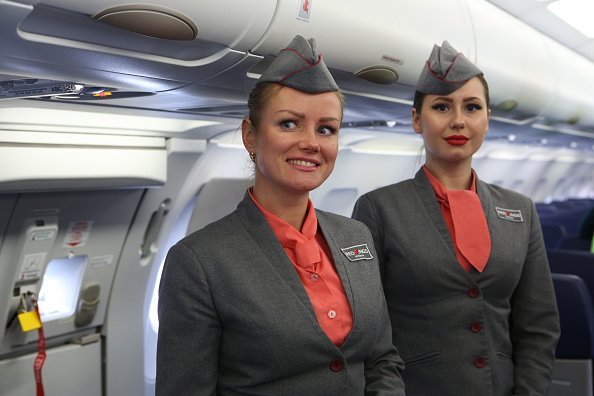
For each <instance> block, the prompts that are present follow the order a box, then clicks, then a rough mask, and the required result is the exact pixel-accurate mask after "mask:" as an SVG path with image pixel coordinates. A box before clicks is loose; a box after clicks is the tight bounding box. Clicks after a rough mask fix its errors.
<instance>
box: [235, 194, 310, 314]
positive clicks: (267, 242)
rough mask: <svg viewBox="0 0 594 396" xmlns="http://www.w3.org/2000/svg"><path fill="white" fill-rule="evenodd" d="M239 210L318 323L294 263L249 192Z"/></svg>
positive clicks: (268, 257)
mask: <svg viewBox="0 0 594 396" xmlns="http://www.w3.org/2000/svg"><path fill="white" fill-rule="evenodd" d="M237 212H238V214H239V218H240V220H241V222H242V223H243V226H244V228H245V229H246V231H247V232H248V233H249V235H250V236H251V237H252V239H253V240H254V241H255V242H256V244H257V245H258V247H259V248H260V250H261V253H262V255H263V256H264V257H265V258H266V261H267V262H268V264H269V265H270V267H271V268H272V269H273V270H274V271H275V272H276V273H277V274H278V277H279V279H280V281H281V282H284V283H285V284H286V285H287V286H288V287H289V288H290V289H291V290H292V291H293V293H294V294H295V295H296V296H297V297H298V299H299V300H300V301H301V304H303V306H304V307H305V308H306V310H307V311H308V312H309V317H310V320H312V321H314V322H315V323H316V324H317V322H318V321H317V319H316V316H315V312H314V310H313V307H312V305H311V302H310V300H309V296H308V295H307V292H306V291H305V288H304V287H303V284H302V283H301V280H300V279H299V276H298V275H297V272H296V271H295V269H294V268H293V263H292V262H291V260H290V259H289V257H288V256H287V254H286V253H285V251H284V249H283V247H282V246H281V244H280V243H279V241H278V239H277V238H276V236H275V235H274V232H273V231H272V229H271V228H270V226H269V225H268V223H267V222H266V219H265V218H264V216H263V215H262V213H261V212H260V210H259V209H258V208H257V207H256V205H255V204H254V202H253V201H252V199H251V198H250V197H249V195H248V194H247V193H246V194H245V196H244V198H243V200H242V201H241V202H240V203H239V205H238V206H237Z"/></svg>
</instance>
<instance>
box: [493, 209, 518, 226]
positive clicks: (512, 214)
mask: <svg viewBox="0 0 594 396" xmlns="http://www.w3.org/2000/svg"><path fill="white" fill-rule="evenodd" d="M495 211H496V212H497V217H499V218H500V219H503V220H507V221H513V222H516V223H521V222H523V221H524V218H523V217H522V211H521V210H520V209H503V208H498V207H495Z"/></svg>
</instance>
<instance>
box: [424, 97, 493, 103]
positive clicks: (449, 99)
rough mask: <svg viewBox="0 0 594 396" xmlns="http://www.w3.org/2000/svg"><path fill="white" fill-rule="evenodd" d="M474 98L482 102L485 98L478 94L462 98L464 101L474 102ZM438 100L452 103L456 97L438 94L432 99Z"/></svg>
mask: <svg viewBox="0 0 594 396" xmlns="http://www.w3.org/2000/svg"><path fill="white" fill-rule="evenodd" d="M473 100H480V101H481V102H484V100H483V99H481V98H479V97H478V96H471V97H469V98H464V99H462V102H472V101H473ZM436 101H444V102H450V103H451V102H453V101H454V99H452V98H450V97H449V96H438V97H437V98H435V99H433V100H432V102H436Z"/></svg>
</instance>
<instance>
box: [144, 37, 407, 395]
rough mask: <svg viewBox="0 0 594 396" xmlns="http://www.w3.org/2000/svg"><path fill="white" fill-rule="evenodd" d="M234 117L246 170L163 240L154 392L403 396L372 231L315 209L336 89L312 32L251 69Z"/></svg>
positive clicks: (330, 143)
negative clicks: (249, 180)
mask: <svg viewBox="0 0 594 396" xmlns="http://www.w3.org/2000/svg"><path fill="white" fill-rule="evenodd" d="M248 107H249V116H248V117H247V118H246V119H244V120H243V122H242V137H243V143H244V145H245V148H246V150H247V152H248V154H249V156H250V158H251V160H252V161H253V162H254V166H255V181H254V185H253V186H252V187H250V188H249V189H248V190H247V191H246V194H245V196H244V198H243V200H242V201H241V202H240V203H239V205H238V207H237V209H236V210H235V211H234V212H233V213H231V214H230V215H228V216H227V217H224V218H223V219H221V220H219V221H216V222H214V223H211V224H210V225H208V226H206V227H205V228H203V229H201V230H199V231H197V232H195V233H193V234H191V235H189V236H188V237H186V238H184V239H182V240H181V241H179V242H178V243H177V244H176V245H175V246H173V247H172V248H171V250H170V251H169V252H168V255H167V259H166V262H165V266H164V269H163V274H162V278H161V285H160V291H159V339H158V347H157V378H156V394H157V395H163V396H165V395H168V396H169V395H215V394H216V395H308V396H315V395H324V396H327V395H363V394H365V395H404V385H403V383H402V379H401V376H400V370H401V369H402V367H403V365H402V360H401V359H400V358H399V356H398V354H397V351H396V349H395V348H394V346H393V345H392V342H391V340H392V337H391V329H390V320H389V316H388V312H387V307H386V302H385V298H384V296H383V292H382V287H381V279H380V274H379V267H378V262H377V258H376V252H375V250H374V247H373V239H372V237H371V234H370V233H369V230H368V229H367V228H366V227H365V226H364V225H363V224H362V223H360V222H358V221H355V220H352V219H349V218H346V217H342V216H338V215H335V214H331V213H326V212H323V211H319V210H316V209H315V208H314V207H313V205H312V202H311V201H310V200H309V192H310V191H311V190H313V189H315V188H317V187H319V186H320V185H321V184H322V183H323V182H324V180H326V178H327V177H328V176H329V175H330V173H331V172H332V169H333V167H334V163H335V160H336V156H337V153H338V132H339V129H340V124H341V121H342V114H343V101H342V96H341V94H340V93H339V89H338V86H337V85H336V83H335V81H334V79H333V78H332V76H331V74H330V72H329V71H328V69H327V67H326V66H325V64H324V62H323V60H322V57H321V55H318V53H317V51H316V48H315V42H314V40H313V39H310V40H305V39H304V38H303V37H301V36H297V37H295V38H294V39H293V41H292V42H291V43H290V44H289V46H288V47H287V48H285V49H283V50H282V51H281V52H280V53H279V55H278V56H277V57H276V58H275V60H274V61H273V62H272V64H271V65H270V66H269V68H268V69H267V70H266V71H265V72H264V73H263V75H262V76H261V78H260V80H259V82H258V84H257V85H256V87H255V88H254V89H253V90H252V92H251V93H250V97H249V100H248Z"/></svg>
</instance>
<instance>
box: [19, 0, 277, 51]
mask: <svg viewBox="0 0 594 396" xmlns="http://www.w3.org/2000/svg"><path fill="white" fill-rule="evenodd" d="M19 2H21V3H27V4H38V3H42V4H44V5H50V6H54V7H58V8H64V9H68V10H72V11H75V12H79V13H82V14H87V15H97V14H99V13H101V12H102V11H104V10H106V9H109V8H112V7H117V6H121V5H122V4H123V2H121V1H116V0H93V1H72V0H42V1H40V0H21V1H19ZM132 4H141V5H139V6H138V8H152V9H155V10H159V11H163V12H168V11H169V12H170V13H171V14H173V15H183V16H184V17H185V18H186V19H188V20H190V21H191V22H192V23H193V24H194V25H196V27H197V28H198V39H200V40H206V41H212V42H215V43H219V44H224V45H227V46H229V47H232V48H235V49H239V50H243V51H245V50H247V49H249V48H251V47H252V46H253V45H254V43H256V42H257V41H258V40H259V39H260V37H261V36H262V34H264V32H265V31H266V28H267V27H268V23H269V22H270V20H271V19H272V16H273V14H274V10H275V6H276V0H258V1H244V0H219V1H216V2H213V1H207V0H167V1H166V2H165V1H141V2H133V3H132ZM221 23H224V26H225V28H224V29H221ZM114 44H117V43H114Z"/></svg>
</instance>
